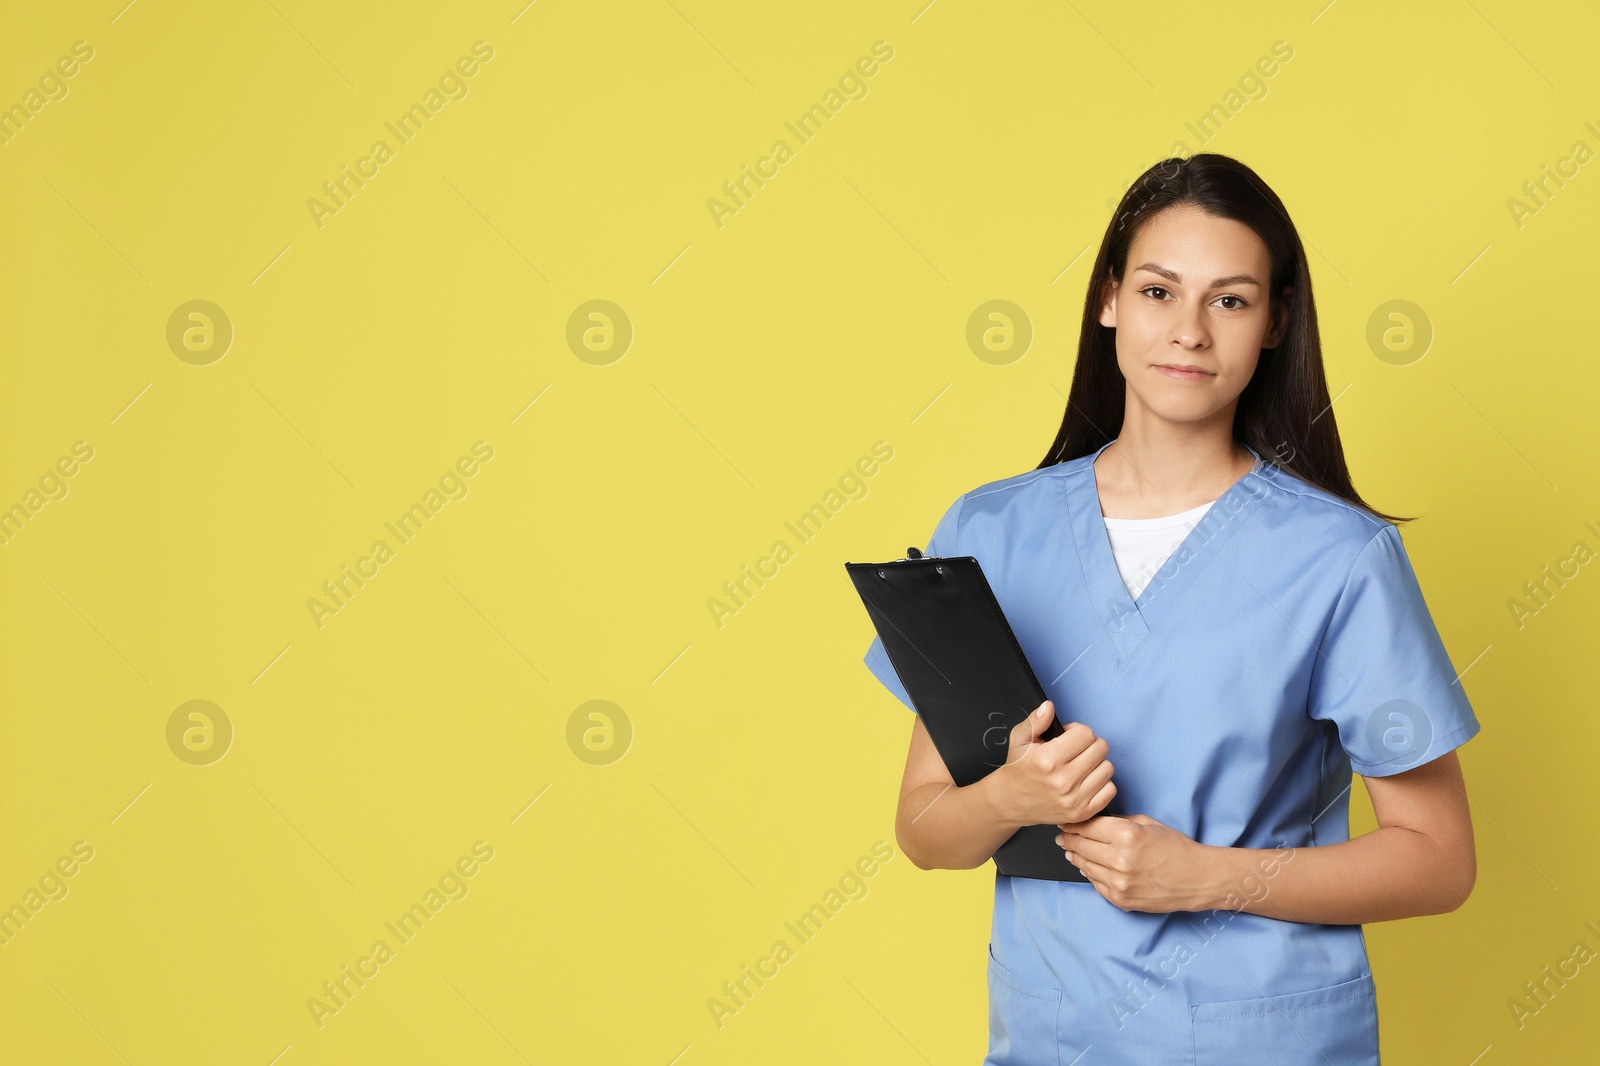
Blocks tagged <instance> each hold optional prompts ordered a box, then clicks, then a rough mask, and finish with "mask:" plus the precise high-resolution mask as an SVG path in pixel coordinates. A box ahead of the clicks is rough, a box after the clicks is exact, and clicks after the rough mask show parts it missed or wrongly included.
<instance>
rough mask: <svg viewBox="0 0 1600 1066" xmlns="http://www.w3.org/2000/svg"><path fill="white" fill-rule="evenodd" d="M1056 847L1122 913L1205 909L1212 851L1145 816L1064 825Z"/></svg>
mask: <svg viewBox="0 0 1600 1066" xmlns="http://www.w3.org/2000/svg"><path fill="white" fill-rule="evenodd" d="M1057 828H1059V829H1060V830H1061V832H1060V833H1059V834H1058V835H1057V836H1056V843H1057V844H1059V845H1061V847H1062V849H1063V850H1065V851H1066V853H1067V861H1069V862H1071V863H1072V865H1074V866H1076V867H1077V868H1078V869H1080V870H1082V871H1083V873H1084V876H1085V877H1087V878H1088V879H1089V883H1090V884H1092V885H1094V887H1095V891H1097V892H1099V893H1100V894H1101V895H1102V896H1104V897H1105V898H1106V899H1107V900H1108V901H1110V902H1111V903H1113V904H1115V905H1116V906H1118V907H1120V908H1122V909H1123V910H1125V911H1151V912H1155V913H1160V914H1164V913H1167V912H1169V911H1189V910H1205V909H1207V907H1208V906H1209V904H1208V900H1209V899H1210V898H1211V890H1210V888H1211V880H1212V877H1213V876H1214V875H1213V871H1212V863H1211V859H1212V857H1213V856H1212V854H1211V853H1212V852H1214V851H1215V850H1216V849H1215V848H1212V847H1210V846H1209V845H1206V844H1201V843H1200V842H1199V841H1196V840H1194V839H1193V838H1191V837H1187V836H1184V835H1183V834H1182V833H1180V832H1178V831H1177V830H1176V829H1173V828H1172V827H1171V826H1167V825H1163V824H1162V823H1160V822H1158V821H1156V820H1155V819H1154V818H1151V817H1150V816H1149V815H1146V814H1130V815H1128V816H1126V817H1122V816H1119V815H1113V814H1097V815H1095V816H1094V817H1092V818H1088V819H1085V820H1084V821H1081V822H1067V823H1063V824H1061V825H1059V826H1058V827H1057Z"/></svg>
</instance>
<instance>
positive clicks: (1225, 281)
mask: <svg viewBox="0 0 1600 1066" xmlns="http://www.w3.org/2000/svg"><path fill="white" fill-rule="evenodd" d="M1133 269H1135V270H1148V271H1149V272H1150V273H1152V274H1159V275H1161V276H1162V277H1164V278H1166V279H1167V280H1168V281H1171V282H1174V283H1175V284H1178V285H1182V284H1183V276H1182V275H1181V274H1179V273H1178V272H1177V271H1175V270H1168V269H1167V268H1166V267H1161V266H1156V265H1155V264H1154V263H1140V264H1139V265H1138V266H1136V267H1134V268H1133ZM1224 285H1255V286H1257V287H1259V286H1260V285H1261V282H1259V281H1257V280H1256V279H1255V278H1253V277H1251V276H1250V275H1249V274H1229V275H1228V276H1227V277H1225V278H1218V279H1216V280H1215V281H1213V282H1212V283H1211V287H1212V288H1213V289H1217V288H1221V287H1222V286H1224Z"/></svg>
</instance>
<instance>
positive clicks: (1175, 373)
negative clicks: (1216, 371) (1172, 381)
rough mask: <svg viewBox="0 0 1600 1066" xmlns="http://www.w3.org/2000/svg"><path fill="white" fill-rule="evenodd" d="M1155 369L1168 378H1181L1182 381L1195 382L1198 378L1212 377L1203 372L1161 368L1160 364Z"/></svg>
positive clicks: (1168, 367)
mask: <svg viewBox="0 0 1600 1066" xmlns="http://www.w3.org/2000/svg"><path fill="white" fill-rule="evenodd" d="M1156 369H1157V370H1159V371H1161V372H1162V373H1163V374H1165V375H1167V376H1168V377H1169V378H1181V379H1182V380H1184V381H1196V380H1198V379H1200V378H1208V377H1211V376H1212V375H1211V374H1210V372H1208V371H1205V370H1179V369H1178V368H1177V367H1172V366H1162V365H1161V364H1160V363H1157V364H1156Z"/></svg>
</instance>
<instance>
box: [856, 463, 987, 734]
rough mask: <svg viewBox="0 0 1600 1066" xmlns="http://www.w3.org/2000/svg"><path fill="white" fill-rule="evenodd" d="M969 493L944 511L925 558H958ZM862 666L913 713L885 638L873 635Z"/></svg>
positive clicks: (926, 548)
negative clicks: (884, 640) (964, 505)
mask: <svg viewBox="0 0 1600 1066" xmlns="http://www.w3.org/2000/svg"><path fill="white" fill-rule="evenodd" d="M966 499H967V496H966V493H962V494H961V496H960V497H959V498H957V500H956V502H955V503H953V504H951V505H950V507H949V509H948V510H946V511H945V513H944V517H943V518H941V519H939V521H938V524H937V525H935V526H934V527H933V535H932V536H931V537H929V538H928V545H927V547H925V548H923V549H922V554H923V555H956V554H959V553H958V552H957V549H956V543H957V539H958V538H957V530H958V529H959V527H960V525H961V505H962V504H963V503H964V502H966ZM862 662H864V663H866V664H867V669H868V670H871V671H872V676H873V677H876V678H877V679H878V680H879V681H880V682H881V683H882V684H883V687H884V688H886V689H888V690H889V691H890V692H891V693H892V694H893V695H894V698H895V699H897V700H899V701H900V702H901V703H903V704H905V705H906V706H907V707H910V708H911V710H912V711H913V712H915V711H916V707H914V706H912V703H911V697H910V695H909V694H907V692H906V687H905V686H904V685H902V684H901V683H900V675H899V674H897V673H895V672H894V665H893V664H892V663H890V662H889V656H888V654H887V653H886V652H885V651H884V650H883V638H882V637H880V636H878V635H877V634H873V637H872V643H871V644H869V645H868V646H867V654H866V655H865V657H863V659H862Z"/></svg>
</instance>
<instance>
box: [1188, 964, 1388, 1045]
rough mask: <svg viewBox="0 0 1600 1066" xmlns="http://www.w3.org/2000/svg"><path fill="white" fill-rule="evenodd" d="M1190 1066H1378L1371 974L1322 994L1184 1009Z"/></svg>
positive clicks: (1315, 990) (1319, 990)
mask: <svg viewBox="0 0 1600 1066" xmlns="http://www.w3.org/2000/svg"><path fill="white" fill-rule="evenodd" d="M1189 1023H1190V1026H1191V1027H1192V1028H1193V1030H1194V1061H1195V1066H1301V1064H1304V1066H1378V999H1377V990H1376V989H1375V988H1374V986H1373V983H1372V975H1371V974H1363V975H1362V976H1360V977H1357V978H1355V979H1354V980H1352V981H1345V982H1342V983H1340V984H1337V985H1329V986H1328V987H1326V988H1313V989H1311V990H1310V991H1309V992H1290V993H1288V994H1287V995H1282V996H1266V997H1264V998H1260V999H1230V1000H1221V1001H1218V1002H1214V1003H1193V1004H1190V1006H1189Z"/></svg>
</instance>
